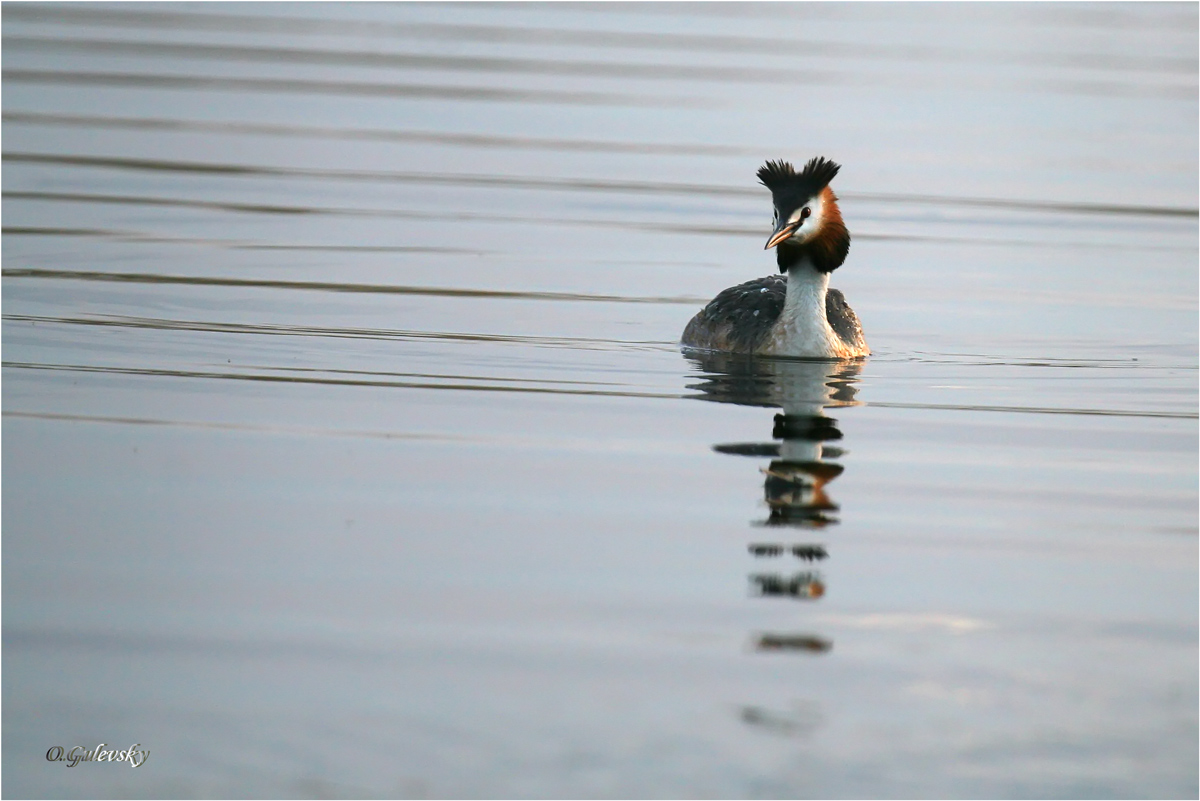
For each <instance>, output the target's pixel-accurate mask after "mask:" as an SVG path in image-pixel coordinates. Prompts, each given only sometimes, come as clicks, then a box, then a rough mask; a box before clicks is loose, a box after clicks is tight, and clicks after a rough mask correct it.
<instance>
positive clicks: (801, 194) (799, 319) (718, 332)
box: [682, 157, 871, 359]
mask: <svg viewBox="0 0 1200 801" xmlns="http://www.w3.org/2000/svg"><path fill="white" fill-rule="evenodd" d="M840 169H841V165H838V164H834V163H833V162H832V161H830V160H829V159H826V158H823V157H817V158H814V159H812V160H810V161H809V162H808V163H807V164H805V165H804V169H803V170H801V171H800V172H796V170H795V168H793V167H792V165H791V164H789V163H787V162H785V161H768V162H767V163H766V164H764V165H763V166H762V167H760V168H759V170H758V179H759V180H760V181H761V182H762V184H763V186H765V187H767V188H768V189H770V190H771V197H772V200H773V201H774V204H775V220H774V225H775V230H774V231H772V232H771V238H770V239H768V240H767V244H766V247H765V248H764V249H770V248H775V249H776V250H775V254H776V260H777V262H778V264H779V272H780V273H783V275H768V276H767V277H765V278H759V279H757V280H755V281H747V282H746V283H744V284H739V285H738V286H735V287H730V288H729V289H726V290H725V291H724V292H722V293H721V294H719V295H717V296H716V297H715V298H713V299H712V301H710V302H709V304H708V305H707V306H705V307H704V308H703V309H701V310H700V312H699V313H698V314H696V316H695V317H693V318H692V320H691V322H689V323H688V324H687V328H685V329H684V330H683V343H682V344H684V345H685V346H687V347H690V348H701V349H704V350H716V351H731V352H734V353H753V354H758V355H763V356H798V357H807V358H816V359H856V358H859V357H862V356H867V355H869V354H870V353H871V350H870V348H868V347H867V341H866V339H865V338H863V332H862V326H861V325H859V322H858V317H857V316H856V315H855V314H854V310H853V309H851V308H850V306H849V305H848V304H847V303H846V299H845V298H844V297H843V296H842V293H841V292H839V291H838V290H836V289H830V288H829V274H830V273H831V272H833V271H834V270H836V269H837V268H838V267H840V266H842V262H844V261H845V260H846V254H847V253H848V252H849V251H850V232H849V231H847V230H846V226H845V224H844V223H843V222H842V213H841V211H839V210H838V205H837V197H836V196H834V194H833V190H832V189H830V188H829V182H830V181H832V180H833V177H834V176H835V175H837V173H838V170H840Z"/></svg>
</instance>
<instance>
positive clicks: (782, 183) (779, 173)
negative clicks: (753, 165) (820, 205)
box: [758, 156, 842, 197]
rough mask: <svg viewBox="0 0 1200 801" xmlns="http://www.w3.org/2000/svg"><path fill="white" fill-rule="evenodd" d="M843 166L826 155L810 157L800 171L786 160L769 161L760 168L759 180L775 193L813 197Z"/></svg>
mask: <svg viewBox="0 0 1200 801" xmlns="http://www.w3.org/2000/svg"><path fill="white" fill-rule="evenodd" d="M841 168H842V165H840V164H835V163H834V162H832V161H830V160H829V159H827V158H825V157H824V156H817V157H816V158H812V159H809V161H808V163H807V164H805V165H804V169H803V170H801V171H800V172H796V169H795V168H794V167H793V166H792V165H791V164H789V163H788V162H786V161H783V160H780V161H768V162H767V163H766V164H764V165H762V166H761V167H759V168H758V180H759V181H761V182H762V185H763V186H765V187H766V188H767V189H770V190H771V192H772V193H774V194H787V195H795V196H801V195H803V196H804V197H812V196H813V195H815V194H817V193H818V192H820V191H821V190H822V189H824V188H825V187H826V186H828V185H829V182H830V181H832V180H833V178H834V176H835V175H837V174H838V170H840V169H841Z"/></svg>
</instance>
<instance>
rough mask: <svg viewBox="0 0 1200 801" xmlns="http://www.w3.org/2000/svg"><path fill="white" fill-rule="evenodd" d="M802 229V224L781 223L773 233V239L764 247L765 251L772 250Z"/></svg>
mask: <svg viewBox="0 0 1200 801" xmlns="http://www.w3.org/2000/svg"><path fill="white" fill-rule="evenodd" d="M799 227H800V223H798V222H794V223H780V224H779V227H777V228H776V229H775V230H774V231H773V232H772V233H771V238H770V239H768V240H767V244H765V245H764V246H763V250H770V249H771V248H773V247H775V246H776V245H778V244H779V243H780V242H782V241H784V240H785V239H789V238H791V236H792V234H794V233H796V229H797V228H799Z"/></svg>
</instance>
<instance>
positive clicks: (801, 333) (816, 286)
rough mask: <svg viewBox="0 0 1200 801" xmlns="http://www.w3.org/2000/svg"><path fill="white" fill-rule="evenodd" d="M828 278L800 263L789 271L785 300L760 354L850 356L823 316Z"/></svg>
mask: <svg viewBox="0 0 1200 801" xmlns="http://www.w3.org/2000/svg"><path fill="white" fill-rule="evenodd" d="M828 291H829V274H828V273H823V272H819V271H818V270H815V269H813V268H812V266H810V265H809V264H807V263H801V264H798V265H796V266H794V267H792V268H791V269H790V270H788V282H787V297H786V298H785V300H784V303H783V313H782V314H780V315H779V320H778V321H777V322H776V323H775V327H774V328H773V329H772V330H771V334H770V336H769V337H768V338H767V341H766V342H764V343H763V345H762V347H761V348H760V349H759V353H762V354H764V355H767V356H798V357H808V358H815V359H844V358H847V357H848V356H849V355H850V354H849V353H848V349H847V347H846V344H845V343H844V342H842V340H841V339H840V338H839V337H838V335H837V334H836V333H834V330H833V328H831V327H830V325H829V320H828V318H827V317H826V316H825V295H826V294H827V293H828Z"/></svg>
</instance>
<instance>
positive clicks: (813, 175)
mask: <svg viewBox="0 0 1200 801" xmlns="http://www.w3.org/2000/svg"><path fill="white" fill-rule="evenodd" d="M840 169H841V165H839V164H835V163H834V162H832V161H830V160H829V159H827V158H824V157H821V156H818V157H816V158H814V159H810V160H809V162H808V163H807V164H805V165H804V169H803V170H801V171H800V172H796V170H795V168H794V167H792V165H791V164H789V163H788V162H786V161H768V162H767V163H766V164H764V165H763V166H762V167H760V168H759V170H758V180H759V181H761V182H762V184H763V186H765V187H767V188H768V189H770V190H771V198H772V200H773V201H774V205H775V219H774V230H773V231H772V232H771V237H770V239H768V240H767V244H766V248H765V249H770V248H773V247H775V246H777V245H778V246H779V269H780V272H787V269H788V267H789V266H791V265H792V264H793V263H795V262H796V261H799V260H800V259H801V258H802V257H804V256H808V257H809V259H810V261H812V263H813V266H814V267H816V269H818V270H820V271H821V272H832V271H833V270H835V269H837V268H838V267H840V266H841V264H842V262H843V261H845V260H846V254H847V253H848V252H849V250H850V234H849V232H848V231H847V230H846V226H845V224H844V223H843V222H842V213H841V210H840V209H838V205H837V196H836V195H834V194H833V190H832V189H830V188H829V182H830V181H832V180H833V178H834V176H835V175H837V174H838V170H840Z"/></svg>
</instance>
